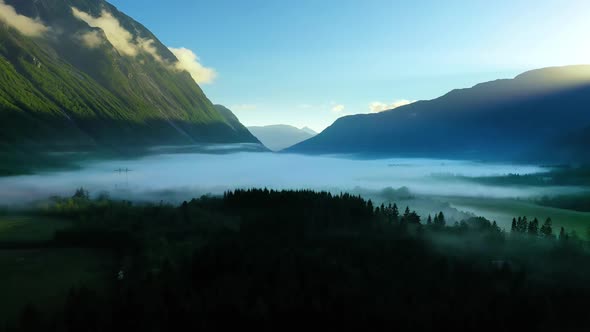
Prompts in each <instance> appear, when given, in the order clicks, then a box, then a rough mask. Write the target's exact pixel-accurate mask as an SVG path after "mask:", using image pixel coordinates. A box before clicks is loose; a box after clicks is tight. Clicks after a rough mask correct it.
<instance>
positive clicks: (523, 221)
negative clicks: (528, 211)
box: [516, 217, 529, 233]
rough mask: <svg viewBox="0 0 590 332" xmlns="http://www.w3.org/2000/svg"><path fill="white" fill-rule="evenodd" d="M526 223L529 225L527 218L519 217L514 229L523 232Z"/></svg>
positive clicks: (525, 228)
mask: <svg viewBox="0 0 590 332" xmlns="http://www.w3.org/2000/svg"><path fill="white" fill-rule="evenodd" d="M528 225H529V221H528V220H527V218H526V217H522V218H520V217H519V218H518V222H517V223H516V230H517V231H518V232H519V233H525V232H526V230H527V227H528Z"/></svg>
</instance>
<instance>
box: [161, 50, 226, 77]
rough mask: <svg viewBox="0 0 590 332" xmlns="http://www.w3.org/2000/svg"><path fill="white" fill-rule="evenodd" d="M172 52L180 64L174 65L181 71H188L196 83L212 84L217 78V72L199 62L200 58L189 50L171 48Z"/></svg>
mask: <svg viewBox="0 0 590 332" xmlns="http://www.w3.org/2000/svg"><path fill="white" fill-rule="evenodd" d="M169 49H170V51H172V53H174V55H175V56H176V58H178V62H177V63H176V64H175V65H174V66H175V68H176V69H177V70H179V71H184V70H186V71H187V72H188V73H189V74H191V76H192V77H193V79H194V80H195V82H197V83H199V84H207V83H212V82H213V80H214V79H215V78H216V77H217V72H216V71H215V70H214V69H212V68H207V67H205V66H203V65H202V64H201V63H200V62H199V57H198V56H197V55H196V54H195V53H194V52H193V51H191V50H189V49H188V48H184V47H181V48H173V47H169Z"/></svg>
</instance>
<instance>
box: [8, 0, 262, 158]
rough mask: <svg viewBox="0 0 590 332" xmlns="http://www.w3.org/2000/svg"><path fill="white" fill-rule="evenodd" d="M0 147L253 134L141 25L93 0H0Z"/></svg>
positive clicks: (235, 138)
mask: <svg viewBox="0 0 590 332" xmlns="http://www.w3.org/2000/svg"><path fill="white" fill-rule="evenodd" d="M0 6H2V10H3V13H2V15H0V124H1V126H2V130H1V131H0V146H2V145H4V146H7V145H12V146H14V145H23V146H28V147H36V148H39V149H53V148H75V147H92V146H114V145H125V146H150V145H161V144H192V143H196V142H212V143H220V142H223V143H232V142H236V143H237V142H252V143H257V142H258V141H257V140H256V138H254V137H253V136H252V135H250V134H249V132H248V131H247V130H246V131H244V130H242V129H241V128H237V126H236V125H234V124H231V123H229V121H228V120H227V119H226V118H225V117H224V116H223V115H222V114H220V113H219V112H218V111H217V110H216V109H215V107H214V106H213V104H212V103H211V102H210V101H209V99H208V98H207V97H206V96H205V94H204V93H203V91H202V90H201V88H200V87H199V85H198V84H197V83H196V82H195V79H194V78H193V77H191V75H190V74H189V73H188V72H186V71H183V70H182V69H181V68H180V67H179V66H178V63H179V62H178V59H177V58H176V56H175V55H174V53H173V52H171V51H170V50H169V49H168V48H167V47H166V46H164V45H163V44H162V43H161V42H160V41H159V40H158V39H157V38H156V36H154V35H153V34H152V33H151V32H150V31H149V30H147V29H146V28H145V27H144V26H142V25H141V24H140V23H138V22H136V21H134V20H133V19H132V18H130V17H128V16H126V15H125V14H123V13H121V12H120V11H118V10H117V9H116V8H115V7H114V6H112V5H110V4H109V3H107V2H105V1H102V0H92V1H91V0H2V1H0Z"/></svg>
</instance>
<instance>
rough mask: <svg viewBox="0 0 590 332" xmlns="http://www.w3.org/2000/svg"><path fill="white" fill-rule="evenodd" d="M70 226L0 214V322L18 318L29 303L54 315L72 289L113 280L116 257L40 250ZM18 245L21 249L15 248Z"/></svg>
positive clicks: (70, 251) (73, 251)
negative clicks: (76, 286) (113, 259)
mask: <svg viewBox="0 0 590 332" xmlns="http://www.w3.org/2000/svg"><path fill="white" fill-rule="evenodd" d="M69 225H70V222H69V221H67V220H60V219H52V218H44V217H29V216H0V245H4V246H3V247H2V249H0V322H5V321H7V320H9V321H10V320H12V319H14V318H15V317H16V315H18V313H19V311H20V310H21V309H22V308H23V306H25V305H26V304H27V303H36V304H39V305H40V306H41V307H42V308H40V309H42V311H44V312H51V310H52V309H53V308H59V307H62V305H61V304H62V303H61V302H63V299H64V298H65V295H66V294H67V292H68V290H69V289H70V288H71V287H72V286H74V285H79V286H81V285H89V286H93V287H100V286H101V285H104V284H105V280H106V278H108V277H110V274H111V272H112V266H111V262H112V259H111V257H110V256H109V255H107V254H105V253H102V252H100V251H97V250H90V249H68V248H51V247H47V248H43V247H40V248H35V246H37V245H38V244H43V243H44V242H46V241H49V240H51V239H52V238H53V234H54V232H55V231H56V230H59V229H63V228H65V227H67V226H69ZM13 244H16V247H15V248H16V249H15V248H12V249H10V246H11V245H13ZM27 245H31V248H26V247H27Z"/></svg>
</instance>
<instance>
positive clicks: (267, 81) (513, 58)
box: [110, 0, 590, 130]
mask: <svg viewBox="0 0 590 332" xmlns="http://www.w3.org/2000/svg"><path fill="white" fill-rule="evenodd" d="M110 2H111V3H113V4H114V5H115V6H117V7H118V8H119V9H120V10H122V11H124V12H125V13H126V14H128V15H129V16H131V17H133V18H135V19H136V20H138V21H140V22H141V23H143V24H144V25H145V26H147V27H148V28H149V29H150V30H151V31H152V32H153V33H154V34H156V35H157V36H158V38H159V39H160V40H161V41H162V42H163V43H164V44H165V45H167V46H169V47H176V48H178V47H186V48H189V49H191V50H193V51H194V52H195V53H196V54H197V55H198V56H199V58H200V61H201V63H202V64H203V65H204V66H206V67H209V68H213V69H214V70H215V71H216V72H217V77H216V79H215V80H214V81H213V82H212V83H209V84H202V85H201V87H202V88H203V90H204V91H205V93H206V94H207V95H208V96H209V98H210V99H211V100H212V101H213V102H214V103H220V104H224V105H226V106H228V107H230V108H232V110H233V111H234V112H235V113H236V115H237V116H238V117H239V118H240V120H241V121H242V122H243V123H244V124H246V125H267V124H278V123H285V124H291V125H295V126H297V127H302V126H309V127H311V128H313V129H316V130H322V129H323V128H325V127H327V126H329V125H330V124H331V123H332V122H333V121H334V120H336V119H337V118H338V117H340V116H343V115H348V114H356V113H368V112H370V111H371V108H370V105H371V104H373V105H374V106H375V105H393V104H394V102H396V101H400V100H408V101H413V100H421V99H432V98H435V97H438V96H440V95H442V94H444V93H446V92H448V91H449V90H452V89H454V88H463V87H469V86H472V85H474V84H476V83H478V82H482V81H488V80H493V79H497V78H508V77H513V76H515V75H517V74H519V73H520V72H523V71H526V70H529V69H534V68H539V67H546V66H554V65H567V64H580V63H590V40H589V39H588V37H587V35H590V19H588V17H589V15H590V1H587V0H567V1H564V0H559V1H557V0H555V1H553V0H546V1H543V0H535V1H533V0H512V1H506V0H495V1H487V0H486V1H481V0H470V1H467V0H463V1H458V0H445V1H439V0H422V1H421V0H414V1H393V0H338V1H334V0H298V1H288V0H249V1H239V0H215V1H213V0H211V1H194V0H167V1H162V0H141V1H139V0H111V1H110Z"/></svg>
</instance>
